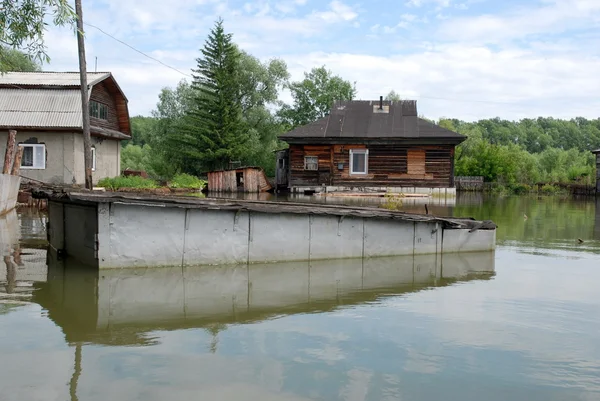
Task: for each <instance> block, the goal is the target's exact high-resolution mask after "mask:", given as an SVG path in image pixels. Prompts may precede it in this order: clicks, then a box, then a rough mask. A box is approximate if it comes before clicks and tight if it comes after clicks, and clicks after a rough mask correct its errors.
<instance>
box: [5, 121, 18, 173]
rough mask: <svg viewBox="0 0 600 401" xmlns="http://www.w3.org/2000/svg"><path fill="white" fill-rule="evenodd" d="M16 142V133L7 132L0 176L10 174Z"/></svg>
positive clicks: (13, 131) (12, 131)
mask: <svg viewBox="0 0 600 401" xmlns="http://www.w3.org/2000/svg"><path fill="white" fill-rule="evenodd" d="M16 142H17V131H15V130H12V129H11V130H9V131H8V140H7V141H6V152H5V153H4V166H3V167H2V174H10V170H11V167H12V165H13V159H14V156H15V144H16Z"/></svg>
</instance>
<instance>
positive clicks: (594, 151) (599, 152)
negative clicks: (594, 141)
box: [592, 149, 600, 155]
mask: <svg viewBox="0 0 600 401" xmlns="http://www.w3.org/2000/svg"><path fill="white" fill-rule="evenodd" d="M592 153H594V154H596V155H598V154H600V149H596V150H592Z"/></svg>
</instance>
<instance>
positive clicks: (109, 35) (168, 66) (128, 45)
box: [84, 22, 192, 78]
mask: <svg viewBox="0 0 600 401" xmlns="http://www.w3.org/2000/svg"><path fill="white" fill-rule="evenodd" d="M84 25H87V26H91V27H92V28H95V29H97V30H99V31H100V32H102V33H103V34H105V35H106V36H108V37H109V38H112V39H114V40H116V41H117V42H119V43H121V44H122V45H125V46H127V47H129V48H130V49H131V50H134V51H136V52H138V53H139V54H141V55H142V56H145V57H148V58H149V59H150V60H153V61H156V62H157V63H160V64H162V65H164V66H165V67H167V68H170V69H172V70H173V71H177V72H178V73H180V74H181V75H185V76H186V77H190V78H192V76H191V75H190V74H186V73H185V72H182V71H180V70H178V69H177V68H175V67H171V66H170V65H168V64H165V63H163V62H162V61H160V60H158V59H156V58H154V57H152V56H149V55H148V54H146V53H144V52H143V51H141V50H138V49H136V48H135V47H133V46H131V45H130V44H127V43H125V42H123V41H122V40H121V39H118V38H115V37H114V36H113V35H111V34H110V33H108V32H106V31H104V30H103V29H102V28H99V27H97V26H96V25H92V24H90V23H87V22H85V23H84Z"/></svg>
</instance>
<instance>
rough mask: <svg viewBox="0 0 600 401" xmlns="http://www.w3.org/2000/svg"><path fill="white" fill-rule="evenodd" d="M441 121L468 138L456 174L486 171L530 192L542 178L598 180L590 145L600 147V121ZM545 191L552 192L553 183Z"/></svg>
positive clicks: (586, 182)
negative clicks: (595, 178)
mask: <svg viewBox="0 0 600 401" xmlns="http://www.w3.org/2000/svg"><path fill="white" fill-rule="evenodd" d="M439 124H440V125H442V126H444V127H445V128H448V129H451V130H454V131H456V132H459V133H461V134H464V135H466V136H467V137H468V139H467V140H466V141H465V142H463V143H462V144H461V145H459V146H458V147H457V149H456V156H455V173H456V175H459V176H483V177H484V180H485V181H486V182H492V183H498V184H500V185H502V186H504V187H506V188H509V189H510V188H514V189H515V191H516V192H530V189H531V188H532V187H534V186H535V185H536V184H538V183H543V184H559V183H574V184H583V185H590V184H592V183H593V182H594V177H595V156H594V155H593V154H592V153H591V152H590V150H592V149H595V148H598V147H600V120H586V119H583V118H577V119H572V120H556V119H552V118H538V119H524V120H521V121H518V122H512V121H506V120H500V119H489V120H481V121H478V122H471V123H468V122H463V121H459V120H449V119H443V120H441V121H440V122H439ZM536 190H537V189H536ZM544 191H545V192H550V191H551V190H550V187H548V186H547V187H545V189H544Z"/></svg>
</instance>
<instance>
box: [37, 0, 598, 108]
mask: <svg viewBox="0 0 600 401" xmlns="http://www.w3.org/2000/svg"><path fill="white" fill-rule="evenodd" d="M475 1H476V0H462V1H461V2H458V1H447V0H412V1H411V2H410V3H411V4H412V5H413V6H419V7H420V8H419V9H417V8H416V7H414V8H413V9H412V10H410V12H404V13H403V12H402V11H400V10H401V9H400V8H399V9H398V12H397V13H396V15H397V16H398V17H397V19H396V21H393V20H392V24H390V23H389V22H388V21H389V20H387V21H386V20H382V19H381V18H380V15H379V14H377V13H375V12H374V10H370V9H365V8H357V7H356V6H355V5H354V3H351V2H343V1H341V0H333V1H331V2H323V3H321V2H313V3H310V5H309V3H308V2H307V1H306V0H284V1H274V0H260V1H257V2H250V1H247V0H245V1H241V2H240V3H238V4H235V5H234V2H233V1H229V2H219V1H218V0H171V1H170V2H168V3H165V2H162V3H160V2H147V1H144V0H131V1H122V0H96V1H95V2H91V3H90V4H91V5H90V6H87V7H89V8H87V9H86V10H85V14H84V18H85V20H86V21H87V22H89V23H93V24H95V25H98V26H100V27H102V28H103V29H104V30H105V31H106V32H108V33H109V34H111V35H114V36H115V37H117V38H119V39H121V40H124V41H125V42H127V43H129V44H131V45H133V46H134V47H136V48H138V49H140V50H142V51H144V52H146V53H148V54H150V55H151V56H153V57H155V58H157V59H159V60H161V61H162V62H164V63H166V64H169V65H171V66H173V67H175V68H176V69H178V70H180V71H182V72H183V73H185V74H189V73H190V69H191V68H194V67H195V64H196V61H195V59H196V57H198V55H199V49H200V48H201V47H202V45H203V44H204V41H205V38H206V33H207V32H208V29H210V28H211V27H212V26H213V24H214V21H215V20H216V18H217V17H218V16H222V17H223V18H224V19H225V26H226V29H228V30H230V31H232V32H233V33H234V40H235V41H236V43H238V44H239V45H240V46H241V47H242V48H244V49H245V50H247V51H249V52H251V53H252V54H254V55H256V56H258V57H260V58H265V59H266V58H270V57H281V58H283V59H284V60H285V61H286V62H287V63H288V65H289V68H290V72H291V74H292V78H293V79H301V78H302V77H303V72H304V71H307V70H310V69H311V68H313V67H315V66H319V65H322V64H325V65H326V66H327V67H328V68H329V69H331V70H333V71H334V72H335V73H337V74H339V75H341V76H342V77H344V78H346V79H349V80H351V81H356V82H357V85H358V95H359V97H361V98H375V99H376V98H378V97H379V95H381V94H384V93H386V92H387V91H389V90H391V89H394V90H396V91H398V92H400V93H401V94H402V95H403V96H405V97H411V96H412V97H417V96H418V97H417V99H418V100H419V110H420V111H421V112H422V113H424V114H426V115H428V116H430V117H433V118H435V117H438V116H456V117H459V118H465V119H475V118H483V117H493V116H501V117H504V118H520V117H523V116H529V117H532V116H537V115H553V116H555V117H572V116H576V115H583V116H589V117H594V116H595V117H597V116H598V110H600V102H599V101H597V100H596V99H595V98H594V96H593V93H595V92H596V91H597V90H598V89H600V88H599V85H600V84H599V81H600V80H599V79H597V78H596V75H597V71H598V67H600V64H599V59H598V51H597V49H598V48H599V45H600V34H598V32H597V31H594V30H593V29H592V28H594V27H595V26H597V24H598V23H599V22H600V1H597V0H544V1H543V3H534V4H530V5H528V6H523V5H519V6H516V8H514V6H512V7H513V8H509V9H508V10H507V11H505V12H503V13H496V14H483V15H481V14H480V15H474V16H469V17H466V16H465V17H456V15H462V14H460V9H462V8H464V7H466V6H467V5H470V4H472V3H473V2H475ZM404 4H406V3H404ZM535 4H537V6H536V5H535ZM313 5H314V6H313ZM463 6H464V7H463ZM440 7H441V8H444V10H443V11H441V9H440ZM457 13H458V14H457ZM436 15H438V18H440V19H437V20H436V21H435V24H433V23H432V24H427V18H428V17H430V18H431V21H434V18H435V16H436ZM425 24H427V25H425ZM435 27H438V28H437V29H436V28H435ZM585 29H587V31H585ZM561 32H566V33H568V35H562V36H558V34H560V33H561ZM386 33H387V34H388V35H389V36H385V40H383V37H384V36H383V35H384V34H386ZM572 34H576V35H577V36H573V35H572ZM87 35H88V41H87V49H86V50H87V56H88V61H89V66H88V68H89V69H91V68H92V67H91V66H93V64H94V61H95V57H96V56H97V57H98V69H99V70H109V71H112V72H113V73H114V74H115V76H116V78H117V80H118V81H119V83H120V84H121V86H122V87H123V89H124V91H125V92H126V94H127V96H128V98H129V100H130V111H131V113H132V115H135V114H137V113H142V114H148V113H149V112H150V110H151V109H152V108H154V106H155V104H156V101H157V100H158V93H159V91H160V89H161V88H162V87H164V86H174V85H176V84H177V82H178V81H179V80H181V79H184V78H186V76H185V75H182V74H179V73H177V72H175V71H173V70H171V69H168V68H166V67H164V66H162V65H160V64H158V63H156V62H154V61H151V60H149V59H147V58H145V57H144V56H142V55H140V54H139V53H136V52H135V51H133V50H131V49H129V48H127V47H125V46H123V45H122V44H119V43H117V42H115V41H114V40H113V39H110V38H108V37H107V36H105V35H104V34H102V33H100V32H98V31H96V30H94V29H92V28H87ZM570 35H571V36H570ZM47 42H48V45H49V50H50V56H51V57H52V64H51V65H50V66H45V69H49V70H50V69H52V70H59V71H60V70H76V69H77V51H76V40H75V36H74V35H73V32H72V31H71V30H69V29H52V30H50V31H49V32H48V36H47ZM490 43H493V46H492V45H490ZM282 96H283V98H284V99H289V94H285V93H284V94H283V95H282ZM432 98H443V99H452V100H441V99H432ZM459 100H460V101H459ZM464 100H469V102H466V101H464ZM482 100H483V101H486V102H478V101H482ZM487 101H489V102H492V103H487ZM565 101H566V103H567V105H565ZM493 102H496V103H493Z"/></svg>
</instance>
